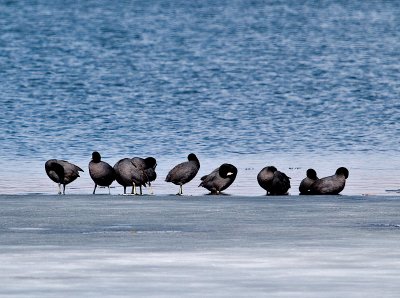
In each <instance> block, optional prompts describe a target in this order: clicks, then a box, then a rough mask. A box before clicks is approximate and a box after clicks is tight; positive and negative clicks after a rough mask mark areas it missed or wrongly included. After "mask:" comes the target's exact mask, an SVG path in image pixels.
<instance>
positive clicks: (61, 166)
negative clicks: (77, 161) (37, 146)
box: [44, 159, 83, 195]
mask: <svg viewBox="0 0 400 298" xmlns="http://www.w3.org/2000/svg"><path fill="white" fill-rule="evenodd" d="M44 167H45V170H46V174H47V176H49V178H50V179H51V180H53V181H54V182H55V183H57V184H58V194H61V185H62V186H63V192H62V193H63V194H64V195H65V186H66V185H67V184H69V183H71V182H72V181H74V180H75V179H76V178H78V177H79V172H83V170H82V169H81V168H80V167H78V166H77V165H74V164H72V163H70V162H68V161H65V160H59V159H50V160H48V161H46V163H45V165H44Z"/></svg>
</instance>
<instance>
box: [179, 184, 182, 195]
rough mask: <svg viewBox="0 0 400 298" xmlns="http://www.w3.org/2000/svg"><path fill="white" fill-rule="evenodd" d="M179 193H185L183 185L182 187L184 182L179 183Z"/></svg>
mask: <svg viewBox="0 0 400 298" xmlns="http://www.w3.org/2000/svg"><path fill="white" fill-rule="evenodd" d="M179 195H180V196H181V195H183V187H182V184H181V185H179Z"/></svg>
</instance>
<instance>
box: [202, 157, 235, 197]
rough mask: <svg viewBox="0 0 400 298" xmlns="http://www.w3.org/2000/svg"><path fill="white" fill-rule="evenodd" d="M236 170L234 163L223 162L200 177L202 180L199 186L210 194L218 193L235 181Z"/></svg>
mask: <svg viewBox="0 0 400 298" xmlns="http://www.w3.org/2000/svg"><path fill="white" fill-rule="evenodd" d="M237 172H238V170H237V168H236V167H235V166H234V165H231V164H228V163H224V164H222V165H221V166H220V167H219V168H217V169H215V170H214V171H212V172H211V173H210V174H208V175H205V176H203V177H201V178H200V179H201V180H202V182H201V183H200V185H199V187H200V186H201V187H204V188H205V189H208V190H209V191H210V192H211V194H220V193H221V192H222V191H223V190H225V189H227V188H228V187H229V186H230V185H231V184H232V183H233V181H235V179H236V175H237Z"/></svg>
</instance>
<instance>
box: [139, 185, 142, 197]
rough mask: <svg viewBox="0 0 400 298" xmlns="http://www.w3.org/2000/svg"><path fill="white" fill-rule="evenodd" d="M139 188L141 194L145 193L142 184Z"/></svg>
mask: <svg viewBox="0 0 400 298" xmlns="http://www.w3.org/2000/svg"><path fill="white" fill-rule="evenodd" d="M139 189H140V195H143V192H142V186H141V185H140V186H139Z"/></svg>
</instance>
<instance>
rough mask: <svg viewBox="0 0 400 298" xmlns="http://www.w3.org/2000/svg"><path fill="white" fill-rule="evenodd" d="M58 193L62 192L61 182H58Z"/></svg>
mask: <svg viewBox="0 0 400 298" xmlns="http://www.w3.org/2000/svg"><path fill="white" fill-rule="evenodd" d="M58 194H59V195H60V194H61V183H58Z"/></svg>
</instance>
